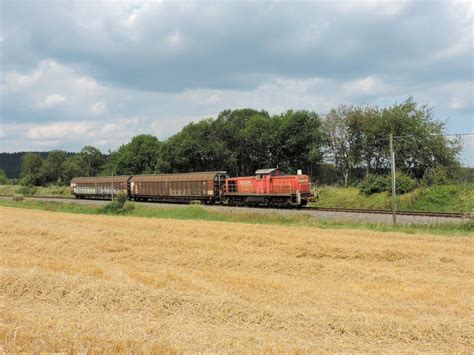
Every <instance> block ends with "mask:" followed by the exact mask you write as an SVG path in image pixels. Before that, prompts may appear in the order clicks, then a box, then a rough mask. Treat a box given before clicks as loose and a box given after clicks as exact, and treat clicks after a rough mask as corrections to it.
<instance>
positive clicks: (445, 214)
mask: <svg viewBox="0 0 474 355" xmlns="http://www.w3.org/2000/svg"><path fill="white" fill-rule="evenodd" d="M0 197H7V198H12V197H13V196H12V195H0ZM23 197H24V198H30V199H50V200H51V199H52V200H73V201H75V200H76V198H74V197H69V196H41V195H39V196H23ZM82 201H84V200H82ZM91 201H95V200H91ZM99 201H105V200H99ZM230 207H238V206H230ZM242 208H249V207H242ZM259 208H266V209H275V208H272V207H264V206H261V207H259ZM277 209H279V210H281V209H283V208H277ZM300 210H304V211H322V212H335V213H361V214H362V213H365V214H378V215H391V214H392V211H391V210H376V209H365V208H335V207H334V208H330V207H303V208H301V209H300ZM397 215H399V216H415V217H417V216H419V217H436V218H470V217H472V214H470V213H462V212H425V211H403V210H402V211H397Z"/></svg>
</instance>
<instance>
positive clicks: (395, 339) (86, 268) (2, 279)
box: [0, 207, 474, 352]
mask: <svg viewBox="0 0 474 355" xmlns="http://www.w3.org/2000/svg"><path fill="white" fill-rule="evenodd" d="M0 214H1V216H2V218H0V319H1V320H2V321H1V322H0V347H1V348H0V349H1V350H2V351H6V352H19V351H27V352H34V351H51V352H59V351H71V350H72V351H74V350H76V351H104V350H106V351H108V352H117V351H141V352H158V351H177V352H180V351H239V352H241V351H252V350H254V351H298V350H301V351H397V352H398V351H444V352H453V351H469V350H471V349H472V347H473V346H474V339H473V323H472V316H471V315H472V313H473V303H472V297H471V295H472V294H473V292H474V286H473V282H472V280H473V276H474V275H473V273H474V272H473V270H474V263H473V254H474V253H473V252H474V241H473V239H472V238H471V237H447V236H433V235H407V234H402V233H379V232H373V231H366V230H365V231H354V230H329V229H328V230H323V229H318V228H308V227H283V226H272V225H250V224H239V223H226V222H208V221H184V220H172V219H158V218H156V219H150V218H138V217H117V216H97V215H82V214H67V213H58V212H46V211H38V210H26V209H17V208H10V207H0Z"/></svg>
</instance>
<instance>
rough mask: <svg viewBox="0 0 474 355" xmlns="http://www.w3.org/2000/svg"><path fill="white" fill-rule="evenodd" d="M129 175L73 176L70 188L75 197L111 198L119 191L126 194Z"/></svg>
mask: <svg viewBox="0 0 474 355" xmlns="http://www.w3.org/2000/svg"><path fill="white" fill-rule="evenodd" d="M130 178H131V175H117V176H90V177H75V178H73V179H72V180H71V184H70V186H71V190H72V193H73V194H74V196H76V198H100V199H112V198H113V196H116V195H117V194H119V193H124V194H128V181H129V179H130Z"/></svg>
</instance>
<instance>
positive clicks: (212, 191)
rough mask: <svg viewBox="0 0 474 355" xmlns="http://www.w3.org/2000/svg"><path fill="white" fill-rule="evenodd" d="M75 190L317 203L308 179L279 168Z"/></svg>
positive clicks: (99, 180)
mask: <svg viewBox="0 0 474 355" xmlns="http://www.w3.org/2000/svg"><path fill="white" fill-rule="evenodd" d="M71 189H72V193H73V194H74V195H75V197H76V198H80V199H85V198H89V199H112V198H113V197H114V195H117V194H120V193H122V194H126V195H127V197H128V198H129V199H130V200H134V201H150V202H182V203H190V202H191V201H201V202H202V203H206V204H226V205H233V206H249V205H264V206H282V207H283V206H292V207H301V206H305V205H307V204H308V202H310V201H313V200H314V199H315V194H314V193H313V192H312V191H311V183H310V179H309V177H308V175H303V174H301V172H300V171H299V173H298V174H297V175H284V174H282V173H280V170H279V169H277V168H274V169H261V170H257V171H256V172H255V175H254V176H244V177H233V178H231V177H229V176H228V175H227V173H226V172H225V171H208V172H201V173H182V174H160V175H120V176H97V177H76V178H73V179H72V180H71Z"/></svg>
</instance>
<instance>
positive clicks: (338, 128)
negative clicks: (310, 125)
mask: <svg viewBox="0 0 474 355" xmlns="http://www.w3.org/2000/svg"><path fill="white" fill-rule="evenodd" d="M353 113H354V108H353V107H352V106H346V105H341V106H339V107H338V108H336V109H331V110H330V111H329V112H328V114H327V115H326V117H325V119H324V124H323V127H324V131H325V133H326V139H327V153H329V156H330V159H331V160H332V161H333V162H334V164H335V166H336V168H337V169H338V171H339V173H340V174H341V176H342V180H343V185H344V187H346V186H347V184H348V182H349V175H350V172H351V170H352V169H353V168H354V167H356V166H357V165H358V164H359V163H360V162H361V135H360V131H359V130H358V125H357V124H356V121H355V120H354V118H353V117H354V116H353Z"/></svg>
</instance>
